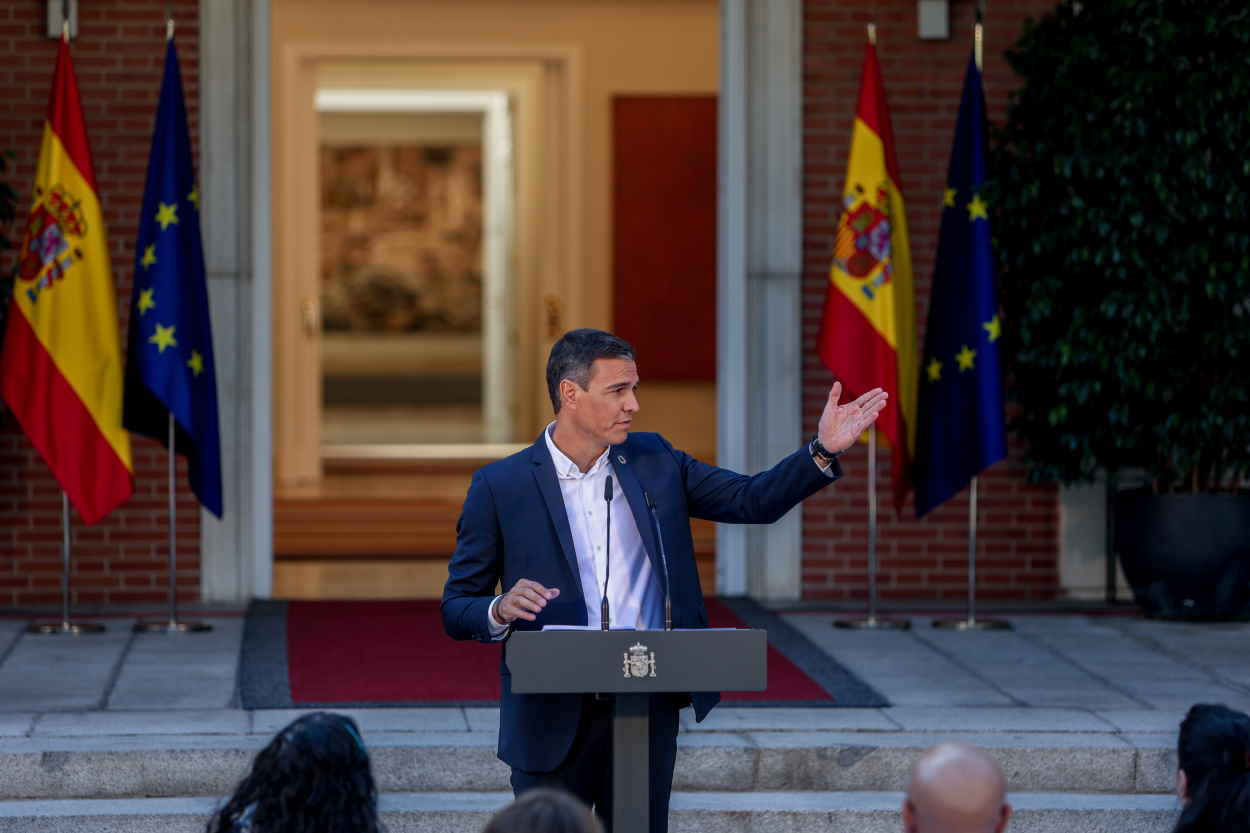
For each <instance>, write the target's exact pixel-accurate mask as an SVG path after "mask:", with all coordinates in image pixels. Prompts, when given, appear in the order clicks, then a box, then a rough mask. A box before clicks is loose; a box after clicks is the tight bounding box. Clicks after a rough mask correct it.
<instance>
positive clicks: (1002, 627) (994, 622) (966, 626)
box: [933, 616, 1011, 631]
mask: <svg viewBox="0 0 1250 833" xmlns="http://www.w3.org/2000/svg"><path fill="white" fill-rule="evenodd" d="M933 627H935V628H937V629H938V630H943V631H1009V630H1011V623H1010V622H1008V621H1005V620H1003V619H978V618H977V617H975V616H973V617H970V618H968V619H934V620H933Z"/></svg>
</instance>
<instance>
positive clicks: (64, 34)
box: [61, 17, 69, 43]
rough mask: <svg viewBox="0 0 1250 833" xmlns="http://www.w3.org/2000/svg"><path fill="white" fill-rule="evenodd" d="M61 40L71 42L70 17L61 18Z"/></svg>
mask: <svg viewBox="0 0 1250 833" xmlns="http://www.w3.org/2000/svg"><path fill="white" fill-rule="evenodd" d="M61 40H63V41H65V42H66V43H69V18H68V17H63V18H61Z"/></svg>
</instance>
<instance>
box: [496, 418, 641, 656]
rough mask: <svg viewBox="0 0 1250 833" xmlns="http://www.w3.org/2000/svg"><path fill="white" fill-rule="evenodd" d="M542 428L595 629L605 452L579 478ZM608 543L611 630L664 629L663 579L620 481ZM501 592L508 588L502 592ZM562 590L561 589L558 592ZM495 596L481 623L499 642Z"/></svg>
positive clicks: (603, 563) (501, 628)
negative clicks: (657, 573) (656, 571)
mask: <svg viewBox="0 0 1250 833" xmlns="http://www.w3.org/2000/svg"><path fill="white" fill-rule="evenodd" d="M554 425H555V423H554V422H553V423H551V424H550V425H548V426H547V429H546V430H545V431H543V437H544V438H545V439H546V440H547V450H548V451H549V452H550V453H551V462H552V465H553V466H554V467H555V471H556V482H557V483H558V484H559V486H560V495H561V497H562V498H563V499H564V512H565V515H566V516H567V517H568V520H569V532H570V533H571V534H572V536H573V549H574V550H575V551H576V553H577V570H578V574H579V579H580V581H581V585H582V598H584V599H585V600H586V623H587V624H588V625H599V624H600V623H601V620H602V617H601V615H600V602H601V600H602V598H603V587H604V578H605V573H606V572H609V571H608V570H607V564H608V559H606V558H605V557H604V545H605V538H606V536H607V520H608V513H607V510H608V507H607V501H605V500H604V499H603V491H604V484H605V482H606V481H607V479H608V476H609V475H612V476H613V479H614V480H615V479H616V477H615V474H614V472H613V470H612V463H611V461H610V460H609V458H608V453H609V452H610V451H611V448H608V449H606V450H605V451H604V452H603V454H601V455H600V456H599V459H597V460H595V463H594V465H592V466H591V467H590V469H589V470H588V471H587V472H585V473H582V471H581V470H579V469H578V467H577V464H576V463H574V462H573V461H572V460H570V459H569V458H568V457H567V456H566V455H565V454H564V452H562V451H561V450H560V449H559V448H557V447H556V444H555V441H554V440H552V439H551V431H552V427H553V426H554ZM612 485H613V489H612V540H611V548H610V553H609V557H610V559H611V565H612V566H611V570H610V575H608V576H607V580H608V606H609V616H610V618H611V626H612V628H613V629H617V628H637V629H643V628H660V627H663V625H664V587H663V577H657V576H655V575H653V573H652V570H651V559H650V558H648V557H647V552H646V549H645V548H644V547H643V544H642V536H641V535H640V534H639V532H638V524H637V523H636V522H635V521H634V513H633V512H632V511H630V506H629V500H628V499H627V498H626V497H625V491H624V490H623V489H622V488H621V484H620V482H619V481H618V482H615V483H613V484H612ZM504 589H505V591H506V590H508V589H510V588H504ZM561 589H564V588H561ZM500 598H501V597H499V596H497V597H495V600H494V601H493V602H492V603H491V606H490V612H489V613H488V614H487V624H488V625H489V626H490V631H491V633H492V635H494V636H495V637H496V638H501V637H502V636H503V635H504V634H505V633H506V632H507V630H508V628H507V626H506V625H499V624H496V622H495V618H494V615H493V614H494V612H495V608H496V606H497V605H498V604H499V599H500Z"/></svg>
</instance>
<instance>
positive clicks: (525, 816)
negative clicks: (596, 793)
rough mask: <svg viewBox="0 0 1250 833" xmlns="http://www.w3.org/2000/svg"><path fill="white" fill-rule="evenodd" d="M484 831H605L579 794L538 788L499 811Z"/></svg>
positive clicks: (509, 832) (525, 832) (583, 832)
mask: <svg viewBox="0 0 1250 833" xmlns="http://www.w3.org/2000/svg"><path fill="white" fill-rule="evenodd" d="M482 833H603V827H602V825H600V824H599V820H598V819H597V818H595V814H594V813H592V812H591V811H590V808H589V807H587V806H586V805H585V804H583V803H582V802H581V800H580V799H578V798H577V797H576V796H574V795H572V794H571V793H567V792H565V791H564V790H557V789H550V788H547V787H539V788H538V789H534V790H529V791H528V792H524V793H521V795H520V797H518V798H517V800H516V801H513V802H512V803H511V804H509V805H508V806H507V807H504V808H503V809H502V810H500V811H499V812H498V813H496V814H495V816H494V818H492V819H491V820H490V822H489V823H488V824H487V825H486V829H485V830H483V831H482Z"/></svg>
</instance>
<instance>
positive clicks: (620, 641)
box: [507, 629, 768, 833]
mask: <svg viewBox="0 0 1250 833" xmlns="http://www.w3.org/2000/svg"><path fill="white" fill-rule="evenodd" d="M767 646H768V637H767V634H766V633H765V632H764V631H762V630H748V629H741V630H679V631H601V630H545V631H516V632H514V633H513V634H512V635H511V636H510V637H509V638H508V648H507V652H508V670H509V671H510V672H511V673H512V691H513V692H514V693H516V694H571V693H582V694H584V693H601V694H615V695H616V713H615V716H614V717H613V725H612V795H613V801H612V804H613V809H612V830H613V833H645V831H647V830H648V827H649V824H650V821H649V819H650V795H651V793H650V780H651V772H650V769H651V768H650V749H649V748H648V747H649V745H650V737H651V734H650V726H649V725H648V723H649V722H650V719H651V716H650V709H649V706H648V700H647V696H648V695H650V694H660V693H664V692H691V691H763V690H764V688H765V687H766V684H767V678H768V665H767V656H768V651H767Z"/></svg>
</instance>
